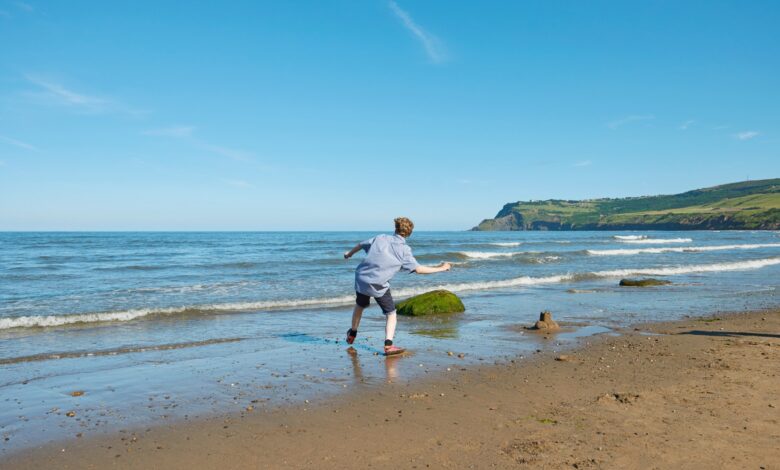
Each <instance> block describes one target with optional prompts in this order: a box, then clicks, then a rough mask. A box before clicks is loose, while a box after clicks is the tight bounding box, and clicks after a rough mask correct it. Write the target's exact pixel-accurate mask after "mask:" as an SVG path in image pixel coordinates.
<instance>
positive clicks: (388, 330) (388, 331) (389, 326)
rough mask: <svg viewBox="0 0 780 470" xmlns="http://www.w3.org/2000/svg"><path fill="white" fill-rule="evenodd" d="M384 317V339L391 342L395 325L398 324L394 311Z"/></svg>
mask: <svg viewBox="0 0 780 470" xmlns="http://www.w3.org/2000/svg"><path fill="white" fill-rule="evenodd" d="M386 317H387V318H386V323H385V339H389V340H390V341H392V340H393V336H395V325H396V324H397V323H398V319H397V318H396V314H395V310H393V311H392V312H390V313H388V314H387V315H386Z"/></svg>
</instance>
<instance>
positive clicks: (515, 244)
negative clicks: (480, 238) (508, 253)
mask: <svg viewBox="0 0 780 470" xmlns="http://www.w3.org/2000/svg"><path fill="white" fill-rule="evenodd" d="M522 244H523V242H494V243H487V245H493V246H507V247H512V246H520V245H522Z"/></svg>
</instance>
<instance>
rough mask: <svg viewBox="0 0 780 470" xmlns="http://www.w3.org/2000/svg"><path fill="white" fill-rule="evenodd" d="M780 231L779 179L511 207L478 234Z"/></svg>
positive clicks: (485, 223) (480, 227)
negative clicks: (670, 191)
mask: <svg viewBox="0 0 780 470" xmlns="http://www.w3.org/2000/svg"><path fill="white" fill-rule="evenodd" d="M631 229H654V230H686V229H692V230H705V229H720V230H727V229H773V230H777V229H780V179H769V180H759V181H745V182H741V183H732V184H725V185H721V186H714V187H711V188H704V189H697V190H694V191H688V192H686V193H682V194H675V195H669V196H643V197H633V198H621V199H590V200H585V201H566V200H558V199H553V200H548V201H519V202H515V203H509V204H506V205H505V206H504V207H503V208H502V209H501V210H500V211H499V212H498V214H497V215H496V217H495V218H493V219H485V220H483V221H482V222H481V223H480V224H479V225H478V226H477V227H474V230H631Z"/></svg>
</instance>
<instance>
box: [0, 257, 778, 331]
mask: <svg viewBox="0 0 780 470" xmlns="http://www.w3.org/2000/svg"><path fill="white" fill-rule="evenodd" d="M777 264H780V257H775V258H764V259H756V260H750V261H737V262H732V263H715V264H703V265H684V266H662V267H657V268H635V269H616V270H610V271H595V272H591V273H582V274H580V275H577V274H574V273H567V274H559V275H554V276H542V277H531V276H521V277H516V278H512V279H503V280H497V281H481V282H463V283H457V284H442V285H439V286H420V287H414V288H404V289H398V290H396V291H394V293H395V294H396V295H397V296H398V297H401V298H403V297H408V296H412V295H417V294H421V293H423V292H428V291H430V290H433V289H447V290H450V291H453V292H465V291H475V290H490V289H506V288H510V287H520V286H534V285H541V284H555V283H559V282H567V281H574V280H576V279H577V278H578V277H581V276H593V277H624V276H631V275H658V276H673V275H680V274H691V273H706V272H721V271H743V270H750V269H760V268H763V267H766V266H772V265H777ZM352 302H354V297H353V296H351V295H348V296H340V297H328V298H320V299H299V300H270V301H261V302H232V303H223V304H209V305H200V306H182V307H169V308H156V309H151V308H147V309H132V310H125V311H119V312H101V313H83V314H71V315H32V316H24V317H12V318H0V330H5V329H10V328H25V327H27V328H30V327H48V326H63V325H70V324H77V323H102V322H124V321H131V320H135V319H138V318H142V317H146V316H150V315H171V314H180V313H185V312H188V311H193V312H196V311H203V312H223V311H254V310H271V309H294V308H301V307H313V306H337V305H349V304H351V303H352Z"/></svg>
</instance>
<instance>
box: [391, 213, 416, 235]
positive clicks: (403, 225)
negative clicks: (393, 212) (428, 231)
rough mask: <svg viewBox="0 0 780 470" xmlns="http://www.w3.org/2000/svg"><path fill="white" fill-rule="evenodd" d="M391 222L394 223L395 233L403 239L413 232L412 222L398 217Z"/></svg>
mask: <svg viewBox="0 0 780 470" xmlns="http://www.w3.org/2000/svg"><path fill="white" fill-rule="evenodd" d="M393 222H395V233H396V234H398V235H401V236H402V237H404V238H409V235H411V234H412V230H414V222H412V221H411V220H409V219H407V218H406V217H398V218H396V219H395V220H394V221H393Z"/></svg>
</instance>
